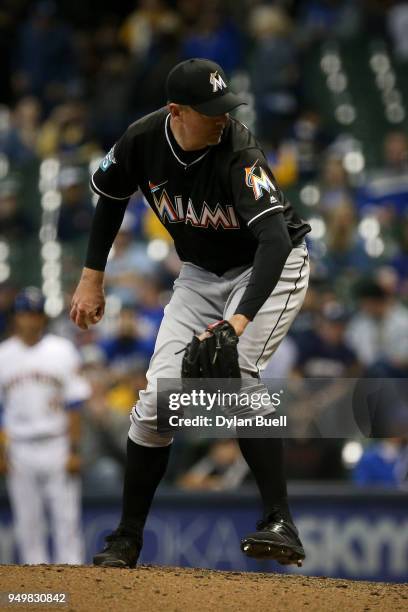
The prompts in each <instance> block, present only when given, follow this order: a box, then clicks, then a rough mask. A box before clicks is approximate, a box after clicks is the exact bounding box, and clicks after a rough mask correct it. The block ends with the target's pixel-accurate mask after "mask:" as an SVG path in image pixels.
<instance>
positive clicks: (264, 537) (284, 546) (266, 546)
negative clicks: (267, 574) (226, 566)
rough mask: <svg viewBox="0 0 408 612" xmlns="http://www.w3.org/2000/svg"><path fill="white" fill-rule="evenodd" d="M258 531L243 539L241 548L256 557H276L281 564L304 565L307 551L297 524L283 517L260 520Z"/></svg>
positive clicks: (250, 555)
mask: <svg viewBox="0 0 408 612" xmlns="http://www.w3.org/2000/svg"><path fill="white" fill-rule="evenodd" d="M256 529H257V531H254V532H253V533H250V534H249V535H247V536H246V538H244V539H243V540H241V550H242V552H243V553H245V554H246V555H247V556H248V557H253V558H254V559H274V560H275V561H277V562H278V563H280V564H281V565H292V564H295V565H297V566H298V567H302V562H303V560H304V558H305V556H306V555H305V551H304V548H303V545H302V542H301V541H300V539H299V534H298V530H297V529H296V527H295V525H294V524H293V523H292V522H291V521H289V520H287V519H285V518H282V517H277V516H275V517H274V518H273V519H271V520H269V521H268V520H266V521H258V523H257V524H256Z"/></svg>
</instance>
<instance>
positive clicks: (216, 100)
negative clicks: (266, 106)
mask: <svg viewBox="0 0 408 612" xmlns="http://www.w3.org/2000/svg"><path fill="white" fill-rule="evenodd" d="M166 91H167V100H168V101H169V102H175V103H176V104H185V105H186V106H191V107H192V108H193V109H194V110H196V111H198V112H199V113H202V114H203V115H208V116H210V117H215V116H216V115H223V114H224V113H228V112H229V111H231V110H233V109H234V108H236V107H237V106H241V104H246V102H244V100H242V99H241V98H240V97H239V96H238V95H237V94H234V93H233V92H232V91H230V89H229V85H228V82H227V77H226V76H225V72H224V71H223V69H222V68H221V66H219V65H218V64H216V63H215V62H212V61H210V60H207V59H201V58H194V59H188V60H186V61H184V62H181V63H180V64H177V66H174V68H173V69H172V70H171V71H170V72H169V75H168V77H167V82H166Z"/></svg>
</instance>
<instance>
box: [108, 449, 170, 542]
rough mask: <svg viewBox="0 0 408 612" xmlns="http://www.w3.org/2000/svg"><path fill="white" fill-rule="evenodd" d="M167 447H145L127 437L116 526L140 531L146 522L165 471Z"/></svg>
mask: <svg viewBox="0 0 408 612" xmlns="http://www.w3.org/2000/svg"><path fill="white" fill-rule="evenodd" d="M170 447H171V444H170V445H168V446H158V447H148V446H141V445H140V444H135V442H132V440H131V439H130V438H128V440H127V456H126V469H125V481H124V485H123V507H122V518H121V520H120V524H119V527H120V528H122V529H124V530H126V531H127V532H129V533H135V534H138V533H140V530H141V529H143V527H144V524H145V522H146V518H147V515H148V512H149V510H150V506H151V504H152V501H153V496H154V494H155V491H156V489H157V487H158V485H159V483H160V481H161V479H162V478H163V476H164V473H165V471H166V467H167V463H168V459H169V455H170Z"/></svg>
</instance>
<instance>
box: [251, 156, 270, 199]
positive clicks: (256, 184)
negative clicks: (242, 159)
mask: <svg viewBox="0 0 408 612" xmlns="http://www.w3.org/2000/svg"><path fill="white" fill-rule="evenodd" d="M257 164H258V160H256V162H255V163H254V164H252V166H250V167H249V168H245V184H246V186H247V187H250V188H251V189H252V190H253V192H254V196H255V200H259V198H260V197H262V194H263V190H265V191H267V192H268V193H271V192H272V191H276V188H275V185H274V184H273V183H272V181H271V179H270V178H269V176H268V175H267V174H266V172H265V170H264V169H263V168H262V167H261V166H259V175H258V174H255V170H256V169H257ZM277 201H278V200H277V199H276V198H275V197H273V199H272V197H271V202H277Z"/></svg>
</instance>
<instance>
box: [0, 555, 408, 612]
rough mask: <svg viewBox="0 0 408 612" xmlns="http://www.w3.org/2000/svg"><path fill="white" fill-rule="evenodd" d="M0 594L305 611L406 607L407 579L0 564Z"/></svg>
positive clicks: (118, 608) (90, 607)
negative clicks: (388, 580) (398, 581)
mask: <svg viewBox="0 0 408 612" xmlns="http://www.w3.org/2000/svg"><path fill="white" fill-rule="evenodd" d="M0 591H1V592H2V593H5V592H12V593H50V592H52V593H61V592H65V593H67V598H68V602H67V603H66V604H59V605H55V604H31V605H28V604H24V605H23V604H15V605H12V606H4V604H3V606H2V608H1V609H9V610H12V609H14V610H61V612H74V611H75V612H88V611H89V612H93V611H98V612H104V611H105V610H109V611H112V612H122V611H123V612H125V611H126V612H127V611H130V610H132V611H139V610H140V611H141V612H149V611H151V610H152V611H153V610H154V611H156V610H157V611H160V612H184V611H186V612H187V611H188V612H206V611H211V612H218V611H219V612H224V610H226V611H229V610H231V611H232V610H234V611H237V610H243V611H244V610H245V612H247V611H248V610H254V611H255V612H258V611H259V612H261V611H262V612H264V611H269V610H274V611H276V612H280V611H281V610H282V611H285V610H290V611H291V612H293V611H294V610H303V609H304V610H307V611H308V612H312V611H319V612H331V611H333V612H334V611H335V610H336V611H337V610H343V611H349V610H351V611H355V610H359V611H364V612H367V611H369V610H376V611H377V610H384V611H385V610H387V611H390V610H392V611H394V610H408V585H407V584H384V583H378V582H352V581H349V580H333V579H331V578H314V577H306V576H299V575H297V576H293V575H282V574H272V573H270V574H260V573H259V574H258V573H242V572H221V571H212V570H205V569H185V568H177V567H154V566H148V565H141V566H138V567H137V568H136V569H133V570H128V569H126V570H125V569H113V568H97V567H89V566H81V567H80V566H67V565H37V566H27V565H25V566H24V565H23V566H16V565H3V566H0Z"/></svg>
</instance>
